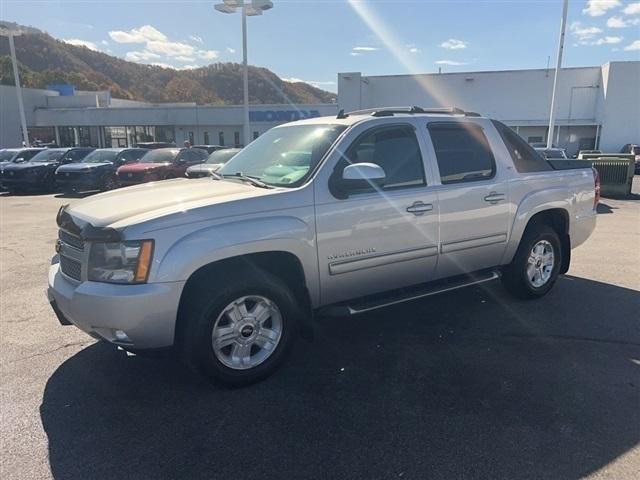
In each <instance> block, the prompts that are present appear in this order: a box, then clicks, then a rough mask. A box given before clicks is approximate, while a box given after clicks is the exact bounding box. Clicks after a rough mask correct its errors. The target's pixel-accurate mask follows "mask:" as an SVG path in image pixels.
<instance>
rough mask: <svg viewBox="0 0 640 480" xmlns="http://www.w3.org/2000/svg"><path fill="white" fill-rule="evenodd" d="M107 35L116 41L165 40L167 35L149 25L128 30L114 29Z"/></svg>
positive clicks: (142, 41) (143, 41)
mask: <svg viewBox="0 0 640 480" xmlns="http://www.w3.org/2000/svg"><path fill="white" fill-rule="evenodd" d="M109 37H111V40H113V41H114V42H117V43H145V42H149V41H155V42H165V41H167V36H166V35H165V34H164V33H162V32H161V31H159V30H157V29H155V28H154V27H152V26H151V25H143V26H141V27H140V28H132V29H131V30H129V31H128V32H123V31H121V30H114V31H111V32H109Z"/></svg>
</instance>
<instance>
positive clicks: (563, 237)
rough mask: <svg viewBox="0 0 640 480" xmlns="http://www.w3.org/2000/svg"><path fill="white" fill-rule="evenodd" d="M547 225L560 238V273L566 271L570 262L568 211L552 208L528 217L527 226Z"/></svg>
mask: <svg viewBox="0 0 640 480" xmlns="http://www.w3.org/2000/svg"><path fill="white" fill-rule="evenodd" d="M534 224H535V225H547V226H549V227H551V228H553V229H554V230H555V231H556V233H557V234H558V237H559V238H560V245H561V247H562V252H561V254H562V265H561V266H560V273H567V271H568V270H569V264H570V263H571V241H570V238H569V213H568V212H567V211H566V210H564V209H563V208H552V209H549V210H543V211H542V212H538V213H536V214H535V215H534V216H533V217H531V218H530V219H529V223H528V224H527V228H529V227H530V226H531V225H534Z"/></svg>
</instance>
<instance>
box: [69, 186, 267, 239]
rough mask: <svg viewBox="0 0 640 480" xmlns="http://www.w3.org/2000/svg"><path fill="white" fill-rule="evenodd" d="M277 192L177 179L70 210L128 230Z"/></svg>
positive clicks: (89, 201) (114, 193) (96, 197)
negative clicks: (170, 217) (139, 225)
mask: <svg viewBox="0 0 640 480" xmlns="http://www.w3.org/2000/svg"><path fill="white" fill-rule="evenodd" d="M276 191H277V190H276V189H273V190H272V189H263V188H258V187H254V186H252V185H248V184H244V183H240V182H236V181H225V180H212V179H211V178H203V179H195V180H194V179H192V180H189V179H186V178H177V179H174V180H164V181H162V182H151V183H145V184H142V185H136V186H133V187H128V188H122V189H119V190H114V191H111V192H106V193H101V194H98V195H94V196H91V197H88V198H86V199H84V200H81V201H79V202H77V203H75V204H73V205H72V206H71V207H67V209H66V211H67V212H68V213H69V214H71V216H73V217H76V218H78V219H80V220H82V221H84V222H89V223H90V224H91V225H93V226H94V227H111V228H124V227H127V226H128V225H133V224H137V223H142V222H146V221H149V220H153V219H156V218H159V217H164V216H167V215H171V214H176V213H181V214H185V213H187V212H188V211H189V210H192V209H195V208H200V207H207V206H211V205H215V204H221V203H225V202H230V201H234V200H240V199H244V198H250V197H257V196H261V195H268V194H270V193H273V192H276Z"/></svg>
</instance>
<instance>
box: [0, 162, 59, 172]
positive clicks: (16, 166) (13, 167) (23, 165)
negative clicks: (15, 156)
mask: <svg viewBox="0 0 640 480" xmlns="http://www.w3.org/2000/svg"><path fill="white" fill-rule="evenodd" d="M49 165H57V162H20V163H15V162H12V163H9V164H7V165H3V166H2V169H3V170H4V171H5V172H10V171H17V170H28V169H31V168H44V167H48V166H49Z"/></svg>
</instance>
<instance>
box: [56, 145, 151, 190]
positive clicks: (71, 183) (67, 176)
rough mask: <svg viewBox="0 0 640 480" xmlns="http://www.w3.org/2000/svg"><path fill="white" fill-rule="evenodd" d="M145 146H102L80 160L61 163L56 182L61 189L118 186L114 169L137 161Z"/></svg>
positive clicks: (109, 187)
mask: <svg viewBox="0 0 640 480" xmlns="http://www.w3.org/2000/svg"><path fill="white" fill-rule="evenodd" d="M148 151H149V150H147V149H146V148H102V149H100V150H94V151H93V152H91V153H90V154H89V155H87V156H86V157H85V158H84V159H83V160H82V161H81V162H74V163H70V164H67V165H62V166H61V167H58V169H57V170H56V184H57V186H58V188H60V189H61V190H63V191H66V192H70V191H87V190H102V191H106V190H113V189H114V188H116V187H117V186H118V179H117V177H116V170H117V169H118V167H121V166H122V165H126V164H130V163H135V162H138V161H139V160H140V159H141V158H142V156H143V155H144V154H145V153H147V152H148Z"/></svg>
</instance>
